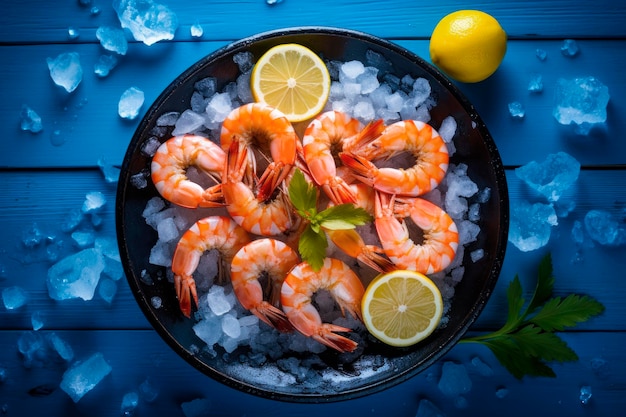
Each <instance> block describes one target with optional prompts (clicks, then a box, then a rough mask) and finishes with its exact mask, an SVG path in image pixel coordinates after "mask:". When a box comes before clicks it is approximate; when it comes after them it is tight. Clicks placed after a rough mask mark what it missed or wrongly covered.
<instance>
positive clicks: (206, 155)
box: [150, 135, 226, 208]
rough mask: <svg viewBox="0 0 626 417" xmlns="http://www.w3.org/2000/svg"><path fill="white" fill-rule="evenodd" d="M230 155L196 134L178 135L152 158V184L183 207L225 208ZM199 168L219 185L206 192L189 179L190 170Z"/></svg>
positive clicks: (162, 146) (165, 143)
mask: <svg viewBox="0 0 626 417" xmlns="http://www.w3.org/2000/svg"><path fill="white" fill-rule="evenodd" d="M225 161H226V153H225V152H224V151H223V150H222V148H220V147H219V145H216V144H215V143H213V142H211V141H210V140H209V139H207V138H204V137H202V136H196V135H183V136H175V137H173V138H171V139H168V140H167V141H165V142H164V143H162V144H161V146H159V148H158V149H157V151H156V153H155V154H154V157H153V158H152V164H151V167H150V169H151V171H152V182H153V183H154V185H155V187H156V189H157V191H158V192H159V193H160V194H161V195H162V196H163V198H165V199H166V200H168V201H171V202H172V203H174V204H178V205H179V206H182V207H187V208H197V207H219V206H221V205H222V202H221V199H222V191H221V184H219V181H220V176H221V173H222V170H223V169H224V164H225ZM191 166H194V167H196V168H197V169H198V170H199V171H200V172H203V173H205V174H207V175H208V176H209V177H211V178H212V179H213V180H215V181H216V182H218V184H217V185H215V186H213V187H210V188H208V189H206V190H205V189H204V188H203V187H202V186H200V185H199V184H196V183H195V182H192V181H191V180H190V179H189V178H188V177H187V169H188V168H189V167H191Z"/></svg>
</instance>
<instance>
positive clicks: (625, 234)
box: [584, 210, 626, 246]
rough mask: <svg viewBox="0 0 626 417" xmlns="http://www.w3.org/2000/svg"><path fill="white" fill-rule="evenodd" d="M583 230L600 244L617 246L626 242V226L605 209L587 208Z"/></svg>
mask: <svg viewBox="0 0 626 417" xmlns="http://www.w3.org/2000/svg"><path fill="white" fill-rule="evenodd" d="M584 223H585V230H586V231H587V233H588V234H589V236H590V237H591V238H592V239H593V240H594V241H596V242H598V243H599V244H601V245H607V246H618V245H623V244H626V228H625V227H624V224H623V223H620V222H619V221H618V219H617V218H616V217H615V216H614V215H613V214H611V213H610V212H608V211H606V210H589V211H588V212H587V214H585V219H584Z"/></svg>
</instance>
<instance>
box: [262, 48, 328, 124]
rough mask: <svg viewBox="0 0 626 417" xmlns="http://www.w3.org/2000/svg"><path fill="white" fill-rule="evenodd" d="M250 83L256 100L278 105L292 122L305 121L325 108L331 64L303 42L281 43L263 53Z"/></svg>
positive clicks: (276, 106) (274, 105)
mask: <svg viewBox="0 0 626 417" xmlns="http://www.w3.org/2000/svg"><path fill="white" fill-rule="evenodd" d="M250 87H251V89H252V96H253V98H254V100H255V101H257V102H262V103H267V104H269V105H270V106H272V107H275V108H277V109H278V110H280V111H281V112H283V113H284V114H285V116H287V119H289V121H291V122H301V121H303V120H307V119H310V118H312V117H314V116H316V115H317V114H318V113H320V112H321V111H322V109H323V108H324V106H325V105H326V102H327V101H328V96H329V93H330V75H329V74H328V68H326V65H325V64H324V61H322V60H321V58H320V57H319V56H317V55H316V54H315V53H314V52H313V51H311V50H310V49H309V48H306V47H304V46H302V45H298V44H295V43H288V44H282V45H277V46H275V47H273V48H271V49H270V50H268V51H267V52H265V54H263V56H261V58H259V60H258V61H257V62H256V64H255V65H254V68H253V69H252V74H251V77H250Z"/></svg>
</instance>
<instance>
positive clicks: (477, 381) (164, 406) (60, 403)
mask: <svg viewBox="0 0 626 417" xmlns="http://www.w3.org/2000/svg"><path fill="white" fill-rule="evenodd" d="M56 333H57V334H58V335H59V336H60V337H61V338H63V339H64V340H66V341H67V342H68V343H69V344H70V345H71V346H72V348H73V350H74V352H75V358H76V359H77V360H82V359H85V358H87V357H89V356H90V355H92V354H94V353H96V352H100V353H102V355H103V357H104V359H105V360H106V361H107V362H108V363H109V364H110V366H111V368H112V371H111V373H110V374H109V375H108V376H106V377H105V378H104V379H103V380H102V381H101V382H100V383H99V384H98V385H97V386H96V387H95V388H94V389H93V390H92V391H90V392H88V393H87V394H86V395H85V396H84V397H83V398H82V399H81V400H80V401H79V402H78V403H77V404H75V403H73V402H72V400H71V399H70V398H69V397H68V396H67V395H66V394H65V392H63V391H62V390H60V389H58V388H56V389H55V390H54V391H52V393H50V394H49V395H42V396H32V395H29V394H28V391H29V390H31V389H32V388H34V387H37V386H41V385H49V386H51V387H53V388H54V387H55V386H56V385H57V384H58V383H59V382H60V380H61V375H62V373H63V372H64V370H65V368H66V365H65V364H50V365H49V366H47V367H43V368H37V367H35V368H32V369H26V368H25V367H24V366H23V365H22V363H21V359H20V357H19V356H17V348H16V345H17V340H18V339H19V337H20V336H21V335H22V332H19V331H2V332H1V333H0V336H1V337H0V358H1V359H0V366H2V367H4V368H6V369H7V380H6V382H5V383H4V384H3V385H2V388H1V389H0V405H4V404H6V406H7V407H8V413H9V415H20V416H21V415H25V416H26V415H37V413H39V412H40V410H42V409H45V410H46V411H47V412H48V414H50V415H64V416H79V415H89V416H93V417H99V416H111V415H119V413H120V403H121V400H122V397H123V396H124V395H125V394H126V393H128V392H132V391H135V392H136V391H137V390H138V386H139V385H140V384H141V383H142V382H143V381H145V380H146V378H149V380H150V382H151V383H152V385H153V386H155V387H156V389H157V390H158V396H157V398H156V399H155V400H154V401H153V402H151V403H149V402H146V401H145V400H143V399H142V400H140V402H139V408H138V409H137V412H138V414H140V415H142V416H143V415H169V416H178V415H183V413H182V410H181V404H182V403H184V402H188V401H192V400H194V399H198V398H203V399H207V400H209V403H210V408H209V410H207V411H209V412H210V413H209V414H210V415H212V416H233V415H254V416H258V417H263V416H268V417H270V416H271V417H280V416H310V415H319V414H321V413H325V414H329V415H343V414H347V413H348V414H354V415H393V416H398V417H413V416H415V415H416V412H417V409H418V406H419V402H420V401H421V400H422V399H428V400H430V401H431V402H432V403H433V404H435V405H436V406H437V407H438V408H439V409H440V410H441V411H443V412H444V413H445V415H447V416H450V417H453V416H463V415H467V411H468V410H472V412H473V413H480V414H483V415H504V414H506V415H508V416H511V417H518V416H519V417H526V416H528V415H567V416H572V417H577V416H587V415H590V414H593V415H603V416H608V415H618V414H616V412H617V410H621V409H622V408H623V406H624V399H623V391H624V389H625V388H626V377H625V375H626V364H625V362H624V361H623V360H622V358H623V352H622V351H623V348H622V346H623V345H624V343H626V333H623V332H608V333H603V332H590V333H587V332H582V333H567V334H564V335H563V339H564V340H566V342H567V343H568V344H569V346H570V347H571V348H572V349H574V350H575V351H576V352H577V353H578V356H579V358H580V359H579V361H578V362H573V363H567V364H564V365H555V366H554V369H555V372H556V373H557V378H556V379H550V378H527V379H524V380H522V381H518V380H515V379H514V378H513V377H511V376H510V375H509V374H507V373H506V371H505V370H504V368H502V367H501V366H500V365H499V364H498V363H497V362H496V360H495V359H494V357H493V356H492V355H491V353H490V352H489V351H488V350H487V349H486V348H483V347H481V346H477V345H457V346H455V347H454V348H453V349H452V350H451V351H450V352H449V353H448V354H447V355H446V356H444V357H443V358H442V359H441V360H439V361H438V362H436V363H435V364H434V365H433V366H431V367H430V368H428V369H427V370H426V371H425V372H423V373H421V374H419V375H417V376H415V377H413V378H412V379H410V380H408V381H406V382H403V383H401V384H399V385H397V386H395V387H393V388H390V389H388V390H386V391H382V392H379V393H376V394H372V395H369V396H366V397H362V398H359V399H356V400H352V401H344V402H336V403H330V404H291V403H280V402H276V401H272V400H267V399H263V398H259V397H255V396H251V395H248V394H243V393H241V392H239V391H236V390H234V389H231V388H228V387H226V386H224V385H222V384H220V383H218V382H216V381H214V380H212V379H210V378H209V377H207V376H205V375H203V374H201V373H200V372H198V371H196V370H195V369H194V368H192V367H191V366H190V365H189V364H187V363H186V362H184V361H183V359H181V358H180V357H178V356H177V355H176V354H175V353H174V352H173V351H171V350H170V349H169V347H167V346H166V345H165V344H164V342H162V341H161V340H160V339H159V337H158V336H157V335H156V333H154V332H152V331H57V332H56ZM475 358H479V359H480V360H481V361H482V362H483V363H485V364H486V365H487V367H488V368H490V369H491V373H487V374H485V373H481V372H480V371H479V369H478V368H476V367H475V366H473V365H472V364H471V361H472V359H475ZM598 360H602V361H604V363H605V364H604V366H603V367H600V368H597V367H596V368H594V364H597V363H598ZM447 361H453V362H456V363H462V364H464V365H465V367H466V369H467V371H468V374H469V377H470V380H471V381H472V387H471V390H470V391H469V392H468V393H467V394H466V395H463V396H462V398H460V399H459V398H450V397H447V396H445V395H444V394H443V393H442V392H441V391H440V390H439V389H438V387H437V383H438V381H439V378H440V376H441V369H442V366H443V363H444V362H447ZM594 361H595V362H594ZM583 385H587V386H590V387H591V389H592V393H593V396H592V398H591V400H590V402H589V403H588V404H587V405H582V404H581V403H580V400H579V392H580V388H581V386H583ZM499 389H504V390H506V395H505V396H504V397H503V398H499V397H497V396H496V392H497V390H499ZM531 399H532V400H531ZM462 404H466V405H465V407H463V405H462ZM520 405H523V406H520Z"/></svg>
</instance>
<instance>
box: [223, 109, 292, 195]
mask: <svg viewBox="0 0 626 417" xmlns="http://www.w3.org/2000/svg"><path fill="white" fill-rule="evenodd" d="M234 138H239V139H240V140H243V141H244V143H246V145H247V146H250V147H252V148H253V149H251V150H252V152H249V153H248V157H249V158H250V162H251V167H252V169H253V170H254V172H256V158H255V156H254V149H256V150H258V151H260V152H261V153H262V154H264V155H268V154H269V155H271V162H270V164H269V165H268V166H267V168H266V169H265V170H264V172H263V174H262V175H261V177H260V179H259V182H258V184H257V188H258V193H257V198H258V199H259V201H265V200H267V199H268V198H269V197H270V196H271V195H272V193H273V192H274V190H275V189H276V188H277V187H278V185H279V184H280V183H281V182H282V181H283V180H284V179H285V177H286V176H287V175H288V174H289V171H290V170H291V167H292V166H293V164H294V163H295V160H296V146H297V144H296V143H297V142H298V140H299V139H298V136H297V135H296V131H295V130H294V128H293V126H292V125H291V123H290V122H289V120H287V118H286V117H285V115H284V114H283V113H282V112H281V111H279V110H277V109H275V108H273V107H271V106H269V105H267V104H263V103H249V104H245V105H243V106H241V107H238V108H236V109H234V110H233V111H232V112H231V113H230V114H229V115H228V116H227V117H226V119H225V120H224V122H223V123H222V131H221V134H220V141H221V144H222V149H224V151H228V149H229V148H230V144H231V142H232V141H233V139H234Z"/></svg>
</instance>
